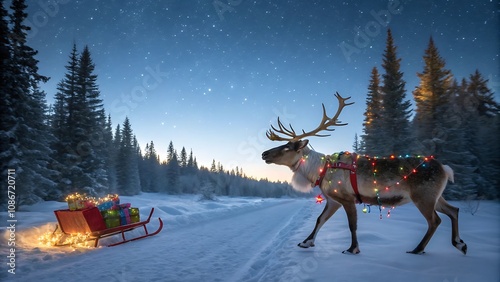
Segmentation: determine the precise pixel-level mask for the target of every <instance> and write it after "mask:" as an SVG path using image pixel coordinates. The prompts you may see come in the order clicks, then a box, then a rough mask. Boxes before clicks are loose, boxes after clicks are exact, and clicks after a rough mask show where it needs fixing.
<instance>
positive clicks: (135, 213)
mask: <svg viewBox="0 0 500 282" xmlns="http://www.w3.org/2000/svg"><path fill="white" fill-rule="evenodd" d="M129 214H130V222H131V223H135V222H139V221H140V220H141V218H140V214H139V208H130V209H129Z"/></svg>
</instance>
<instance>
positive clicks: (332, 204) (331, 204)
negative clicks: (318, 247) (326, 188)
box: [298, 197, 342, 248]
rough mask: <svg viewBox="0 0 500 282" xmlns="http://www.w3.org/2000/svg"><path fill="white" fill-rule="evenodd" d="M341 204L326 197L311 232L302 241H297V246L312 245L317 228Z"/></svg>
mask: <svg viewBox="0 0 500 282" xmlns="http://www.w3.org/2000/svg"><path fill="white" fill-rule="evenodd" d="M341 206H342V205H341V204H340V203H339V202H336V201H334V200H332V199H330V198H328V197H327V198H326V206H325V209H324V210H323V212H322V213H321V214H320V215H319V216H318V219H317V220H316V225H315V226H314V229H313V231H312V232H311V234H310V235H309V236H308V237H307V238H306V239H305V240H304V241H303V242H302V243H299V244H298V246H299V247H301V248H309V247H314V240H315V239H316V235H317V234H318V232H319V230H320V229H321V227H322V226H323V224H325V222H326V221H327V220H328V219H329V218H330V217H331V216H332V215H333V214H334V213H335V212H336V211H337V210H338V209H339V208H340V207H341Z"/></svg>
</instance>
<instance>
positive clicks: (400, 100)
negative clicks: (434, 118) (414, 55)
mask: <svg viewBox="0 0 500 282" xmlns="http://www.w3.org/2000/svg"><path fill="white" fill-rule="evenodd" d="M396 49H397V48H396V46H395V45H394V40H393V38H392V33H391V30H390V29H388V30H387V44H386V49H385V51H384V55H383V57H384V58H383V64H382V67H383V68H384V70H385V73H384V74H383V75H382V82H383V86H382V88H381V90H382V93H383V104H382V106H383V111H382V119H383V131H381V132H380V138H381V139H383V144H384V146H383V149H384V151H382V153H381V155H390V154H395V155H399V154H404V153H407V152H408V149H409V146H408V143H409V141H410V140H411V135H410V125H409V121H408V120H409V117H410V114H411V103H410V101H409V100H405V99H406V90H405V85H406V82H405V81H404V80H403V73H402V72H401V71H400V63H401V59H398V58H397V55H396Z"/></svg>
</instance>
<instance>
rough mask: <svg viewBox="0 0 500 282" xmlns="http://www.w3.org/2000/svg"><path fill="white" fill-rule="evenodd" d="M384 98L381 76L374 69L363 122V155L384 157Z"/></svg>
mask: <svg viewBox="0 0 500 282" xmlns="http://www.w3.org/2000/svg"><path fill="white" fill-rule="evenodd" d="M382 103H383V97H382V93H381V89H380V76H379V73H378V69H377V68H376V67H373V69H372V72H371V75H370V83H369V85H368V95H367V97H366V111H365V113H364V116H365V119H364V122H363V132H364V134H363V135H362V136H361V137H362V139H363V142H362V144H363V147H362V148H361V153H363V154H368V155H372V156H379V155H383V154H384V153H385V152H384V149H383V148H384V141H385V140H384V139H383V138H382V135H381V133H382V132H384V128H383V126H384V124H383V123H382V122H383V119H382V117H381V115H382V110H383V108H382Z"/></svg>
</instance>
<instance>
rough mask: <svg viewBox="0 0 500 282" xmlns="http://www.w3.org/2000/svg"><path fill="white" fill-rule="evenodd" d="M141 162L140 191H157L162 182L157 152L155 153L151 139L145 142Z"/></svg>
mask: <svg viewBox="0 0 500 282" xmlns="http://www.w3.org/2000/svg"><path fill="white" fill-rule="evenodd" d="M141 163H142V165H141V169H140V176H141V187H142V191H144V192H159V191H160V188H161V183H162V175H161V168H160V163H159V161H158V154H157V153H156V149H155V144H154V142H153V141H151V142H150V143H149V144H146V149H145V152H144V158H143V161H142V162H141Z"/></svg>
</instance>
